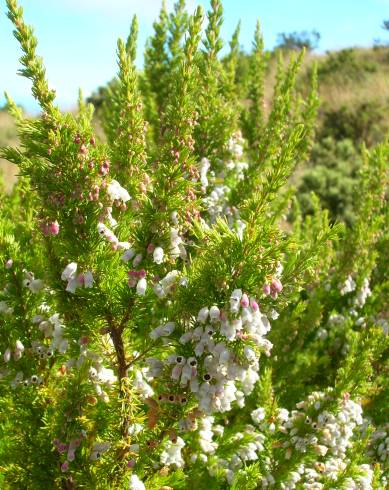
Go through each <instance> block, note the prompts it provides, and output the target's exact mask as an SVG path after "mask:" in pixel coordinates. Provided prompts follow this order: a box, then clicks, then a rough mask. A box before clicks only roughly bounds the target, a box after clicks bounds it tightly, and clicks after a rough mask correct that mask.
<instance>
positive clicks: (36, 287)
mask: <svg viewBox="0 0 389 490" xmlns="http://www.w3.org/2000/svg"><path fill="white" fill-rule="evenodd" d="M24 283H25V286H27V287H28V289H29V290H30V291H31V292H32V293H34V294H36V293H39V291H40V290H41V289H42V288H43V286H44V284H43V281H42V280H41V279H33V280H29V279H26V280H25V281H24Z"/></svg>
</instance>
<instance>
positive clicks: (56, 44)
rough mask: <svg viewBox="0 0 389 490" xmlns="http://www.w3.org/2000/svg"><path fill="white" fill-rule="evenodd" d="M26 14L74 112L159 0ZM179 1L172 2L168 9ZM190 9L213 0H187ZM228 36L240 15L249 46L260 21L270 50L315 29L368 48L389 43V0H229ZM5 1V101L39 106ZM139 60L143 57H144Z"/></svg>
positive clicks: (1, 27)
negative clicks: (284, 36)
mask: <svg viewBox="0 0 389 490" xmlns="http://www.w3.org/2000/svg"><path fill="white" fill-rule="evenodd" d="M19 3H20V5H22V6H23V7H24V13H25V19H26V20H27V22H28V23H30V24H33V25H34V27H35V32H36V34H37V36H38V39H39V45H38V53H39V54H40V55H42V56H43V58H44V62H45V65H46V68H47V74H48V78H49V81H50V84H51V86H52V88H55V89H56V91H57V101H58V104H59V105H60V106H61V107H62V108H64V109H68V108H71V107H73V106H74V102H75V101H76V100H77V92H78V88H79V87H81V88H82V89H83V91H84V93H85V94H86V95H88V94H89V93H91V92H92V91H93V90H94V89H95V88H96V87H98V86H99V85H102V84H104V83H106V82H107V81H108V80H110V79H111V78H112V77H113V76H114V75H115V72H116V59H115V50H116V41H117V37H118V36H121V37H124V38H125V37H126V36H127V33H128V29H129V25H130V22H131V17H132V15H133V14H135V13H136V14H137V16H138V19H139V24H140V36H139V49H138V51H139V52H141V49H140V48H141V47H143V46H144V43H145V40H146V38H147V37H148V36H149V35H150V34H151V33H152V22H153V20H154V19H155V17H156V16H157V15H158V12H159V9H160V5H161V2H160V0H19ZM173 3H174V0H168V1H167V4H168V6H169V7H171V6H172V4H173ZM187 4H188V7H189V9H190V10H193V9H194V8H195V6H196V5H198V4H201V5H202V6H203V7H204V8H206V9H207V8H208V7H209V0H187ZM223 5H224V18H225V24H224V27H223V32H222V33H223V38H224V39H225V40H228V39H229V37H230V36H231V34H232V32H233V30H234V29H235V26H236V24H237V22H238V20H239V19H240V20H241V21H242V31H241V39H240V41H241V44H242V46H243V47H244V48H245V49H246V50H248V49H250V46H251V41H252V35H253V32H254V28H255V22H256V19H257V18H259V19H260V21H261V24H262V28H263V31H264V38H265V44H266V47H267V48H271V47H273V46H274V44H275V42H276V38H277V34H278V33H279V32H291V31H301V30H312V29H316V30H318V31H319V32H320V33H321V36H322V38H321V41H320V46H319V50H320V51H325V50H330V49H339V48H343V47H348V46H369V45H371V44H372V43H373V40H374V39H376V38H378V37H380V38H382V39H386V40H389V35H388V34H386V33H385V32H384V31H383V30H382V29H380V26H381V24H382V21H383V19H389V0H224V2H223ZM5 12H6V3H5V0H0V105H2V104H3V102H4V99H3V97H2V93H3V92H4V90H7V91H8V92H9V93H10V94H11V95H12V97H13V98H14V99H15V100H16V101H17V102H18V103H20V104H22V105H23V106H24V107H25V108H26V109H27V110H28V111H30V112H36V111H37V105H36V104H35V102H34V100H33V98H32V96H31V95H30V83H29V81H27V80H25V79H23V78H22V77H20V76H18V75H16V72H17V70H18V68H19V63H18V59H19V57H20V54H21V53H20V50H19V47H18V44H17V42H16V39H15V38H14V37H13V35H12V26H11V23H10V21H9V20H8V18H7V17H6V15H5ZM138 65H139V66H141V65H142V57H141V56H140V55H138Z"/></svg>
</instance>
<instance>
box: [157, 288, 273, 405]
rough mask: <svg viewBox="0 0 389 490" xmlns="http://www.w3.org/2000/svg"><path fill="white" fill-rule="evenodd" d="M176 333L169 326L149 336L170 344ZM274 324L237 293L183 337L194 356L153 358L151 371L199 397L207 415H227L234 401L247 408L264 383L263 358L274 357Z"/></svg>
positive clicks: (203, 311)
mask: <svg viewBox="0 0 389 490" xmlns="http://www.w3.org/2000/svg"><path fill="white" fill-rule="evenodd" d="M174 330H175V324H174V323H173V322H168V323H166V324H164V325H160V326H159V327H157V328H156V329H154V330H153V331H152V332H151V333H150V337H151V338H152V339H154V340H155V339H157V338H163V339H164V341H165V343H166V341H167V340H168V338H169V336H170V335H171V334H172V333H173V331H174ZM269 330H270V322H269V320H268V318H267V317H266V315H264V314H262V313H261V311H260V309H259V306H258V303H257V302H256V300H255V299H254V298H251V299H249V297H248V296H247V294H245V293H243V292H242V291H241V290H240V289H236V290H234V291H233V293H232V294H231V297H230V302H229V305H228V307H227V308H226V309H225V310H220V309H219V308H218V307H217V306H216V305H214V306H211V307H210V308H208V307H204V308H202V309H201V310H200V311H199V313H198V315H197V319H196V322H194V324H193V325H192V326H191V327H189V328H187V329H186V330H185V332H184V333H183V334H182V335H181V337H180V338H179V342H180V344H182V346H184V347H185V350H186V352H188V353H190V355H187V356H184V355H183V354H181V353H179V352H175V353H174V354H171V355H170V356H169V357H168V358H167V359H165V360H163V361H162V360H159V359H149V360H148V362H149V365H150V366H151V368H152V373H153V375H155V376H156V377H158V376H160V375H161V374H162V372H163V370H164V368H165V369H168V370H169V371H170V378H171V380H173V381H174V382H176V383H177V384H178V385H179V386H180V388H181V389H183V390H187V389H189V391H190V392H191V393H192V394H194V395H195V397H196V398H197V401H198V403H199V408H200V409H201V410H202V411H203V412H204V413H207V414H211V413H213V412H227V411H229V410H231V407H232V405H231V404H232V403H233V402H236V403H237V404H238V405H239V406H243V405H244V398H245V396H247V395H249V394H250V393H251V392H252V391H253V389H254V386H255V383H256V382H257V380H258V379H259V375H258V371H259V355H260V353H261V352H264V353H265V354H266V355H270V350H271V347H272V344H271V342H270V341H269V340H267V339H266V338H265V336H266V334H267V333H268V332H269Z"/></svg>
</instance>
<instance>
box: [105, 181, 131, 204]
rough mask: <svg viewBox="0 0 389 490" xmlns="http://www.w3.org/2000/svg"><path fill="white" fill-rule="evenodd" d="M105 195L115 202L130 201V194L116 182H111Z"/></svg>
mask: <svg viewBox="0 0 389 490" xmlns="http://www.w3.org/2000/svg"><path fill="white" fill-rule="evenodd" d="M107 193H108V195H109V197H110V198H111V199H112V200H113V201H115V200H118V201H123V202H127V201H129V200H130V199H131V196H130V194H129V193H128V192H127V191H126V189H125V188H124V187H122V186H121V185H120V184H119V182H118V181H117V180H112V181H111V182H110V183H109V185H108V187H107Z"/></svg>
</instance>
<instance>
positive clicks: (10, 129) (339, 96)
mask: <svg viewBox="0 0 389 490" xmlns="http://www.w3.org/2000/svg"><path fill="white" fill-rule="evenodd" d="M335 54H336V53H335ZM354 55H355V59H356V60H357V63H361V64H363V63H373V64H375V65H376V70H375V71H371V72H366V73H365V74H364V76H363V77H361V78H359V79H357V80H355V79H353V78H347V76H346V77H345V74H344V73H332V74H331V75H330V76H327V77H325V78H324V79H322V80H321V82H320V86H319V95H320V99H321V106H322V109H321V110H322V111H323V110H325V111H331V110H337V109H339V108H341V107H348V108H355V107H360V106H361V104H363V103H365V102H374V103H376V104H379V105H380V106H381V107H388V106H389V47H381V48H378V49H362V48H361V49H354ZM327 56H328V55H315V54H307V55H306V57H305V59H304V61H303V65H302V69H301V74H300V79H299V82H298V86H299V87H300V88H302V90H303V92H305V93H306V92H307V91H308V77H307V72H308V70H309V68H310V67H311V66H312V63H313V62H314V61H317V62H318V63H323V62H324V61H325V60H326V59H327ZM287 62H288V59H287V57H285V64H286V63H287ZM343 71H344V70H343ZM346 74H347V70H346ZM275 75H276V60H275V59H274V60H273V61H272V62H271V64H270V66H269V69H268V73H267V77H266V81H265V111H266V112H268V111H269V108H270V107H271V100H272V97H273V88H274V82H275ZM382 124H383V127H385V128H389V111H387V115H386V117H385V119H384V120H383V121H382ZM100 130H101V128H100ZM17 142H18V141H17V135H16V130H15V125H14V123H13V121H12V119H11V117H10V116H9V115H8V114H6V113H5V112H3V111H0V146H2V145H17ZM0 171H2V172H3V173H4V177H5V179H4V180H5V185H6V189H8V190H9V189H11V188H12V186H13V184H14V182H15V181H16V169H15V167H14V166H13V165H12V164H10V163H8V162H5V161H4V160H1V159H0Z"/></svg>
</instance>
